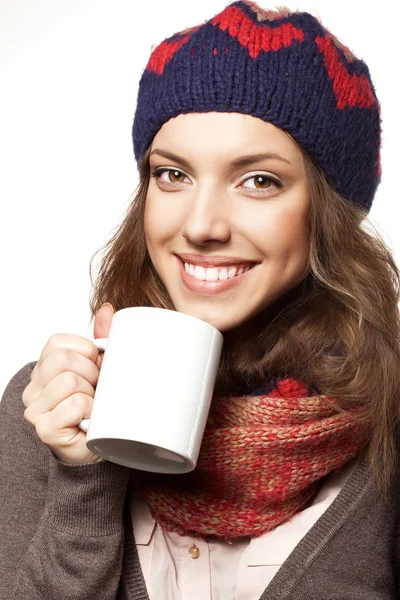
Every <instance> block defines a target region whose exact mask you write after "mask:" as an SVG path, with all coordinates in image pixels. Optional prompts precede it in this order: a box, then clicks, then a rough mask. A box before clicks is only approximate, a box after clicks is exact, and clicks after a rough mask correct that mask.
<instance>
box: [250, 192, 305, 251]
mask: <svg viewBox="0 0 400 600" xmlns="http://www.w3.org/2000/svg"><path fill="white" fill-rule="evenodd" d="M251 229H252V232H253V234H252V235H253V239H254V241H255V243H256V244H257V246H258V249H259V250H260V251H261V253H262V254H264V256H266V258H269V259H274V258H275V259H276V260H279V259H285V258H286V259H287V258H289V257H292V258H295V257H296V256H297V258H298V259H299V260H300V261H301V262H303V261H304V255H307V256H308V234H307V225H306V211H305V210H304V209H302V207H301V206H299V205H298V204H297V203H296V204H295V205H294V206H290V205H289V206H286V207H283V206H282V205H281V206H277V208H276V209H274V210H269V211H266V213H265V215H263V216H260V215H259V216H258V218H257V219H254V220H253V222H252V224H251Z"/></svg>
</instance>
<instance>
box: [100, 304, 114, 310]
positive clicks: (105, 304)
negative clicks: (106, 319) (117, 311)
mask: <svg viewBox="0 0 400 600" xmlns="http://www.w3.org/2000/svg"><path fill="white" fill-rule="evenodd" d="M103 306H110V307H111V308H112V309H113V310H114V307H113V305H112V304H110V302H104V304H102V305H101V306H100V308H103Z"/></svg>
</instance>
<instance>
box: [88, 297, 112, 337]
mask: <svg viewBox="0 0 400 600" xmlns="http://www.w3.org/2000/svg"><path fill="white" fill-rule="evenodd" d="M114 313H115V310H114V307H113V306H112V304H110V303H109V302H106V303H105V304H102V305H101V306H100V308H99V310H98V311H97V313H96V316H95V319H94V326H93V335H94V337H95V338H100V337H101V338H103V337H108V332H109V331H110V327H111V321H112V318H113V314H114Z"/></svg>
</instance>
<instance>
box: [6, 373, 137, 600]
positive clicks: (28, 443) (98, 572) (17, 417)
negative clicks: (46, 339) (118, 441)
mask: <svg viewBox="0 0 400 600" xmlns="http://www.w3.org/2000/svg"><path fill="white" fill-rule="evenodd" d="M35 364H36V363H34V362H33V363H28V364H27V365H25V366H24V367H23V368H22V369H21V370H20V371H19V372H18V373H16V375H14V377H13V378H12V379H11V381H10V382H9V384H8V385H7V387H6V389H5V391H4V394H3V398H2V400H1V402H0V458H1V460H0V481H1V483H0V507H1V509H0V540H1V541H0V598H1V599H2V600H22V599H24V600H26V599H27V598H29V600H61V599H62V600H72V599H73V600H76V598H79V599H80V600H95V599H96V600H114V599H115V598H117V594H118V586H119V581H120V577H121V569H122V556H123V546H124V532H123V504H124V499H125V494H126V490H127V484H128V480H129V472H130V470H129V469H127V468H126V467H122V466H119V465H116V464H114V463H111V462H108V461H103V462H99V463H95V464H91V465H69V464H65V463H63V462H61V461H60V460H59V459H58V458H57V457H56V456H55V455H54V454H53V453H52V452H51V451H50V450H49V448H48V447H47V446H46V445H45V444H43V443H42V442H41V440H40V439H39V438H38V436H37V435H36V431H35V429H34V428H33V427H32V425H31V424H29V423H27V421H25V419H24V405H23V402H22V392H23V390H24V389H25V387H26V386H27V385H28V383H29V381H30V376H31V372H32V369H33V367H34V366H35Z"/></svg>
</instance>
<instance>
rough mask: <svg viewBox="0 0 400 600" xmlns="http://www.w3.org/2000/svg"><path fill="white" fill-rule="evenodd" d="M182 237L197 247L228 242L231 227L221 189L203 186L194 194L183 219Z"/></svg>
mask: <svg viewBox="0 0 400 600" xmlns="http://www.w3.org/2000/svg"><path fill="white" fill-rule="evenodd" d="M182 235H183V237H184V238H185V239H186V240H188V241H189V242H191V243H192V244H196V245H197V246H204V245H206V244H209V243H211V242H220V243H224V242H227V241H228V240H229V238H230V236H231V225H230V215H229V207H228V200H227V198H226V197H225V196H224V193H223V191H222V190H221V189H219V188H218V187H217V188H216V187H214V186H207V187H205V186H204V187H202V188H201V189H200V187H199V188H198V189H197V190H196V191H195V192H194V194H193V197H192V198H191V201H190V206H189V208H188V211H187V213H186V214H185V217H184V222H183V226H182Z"/></svg>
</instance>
